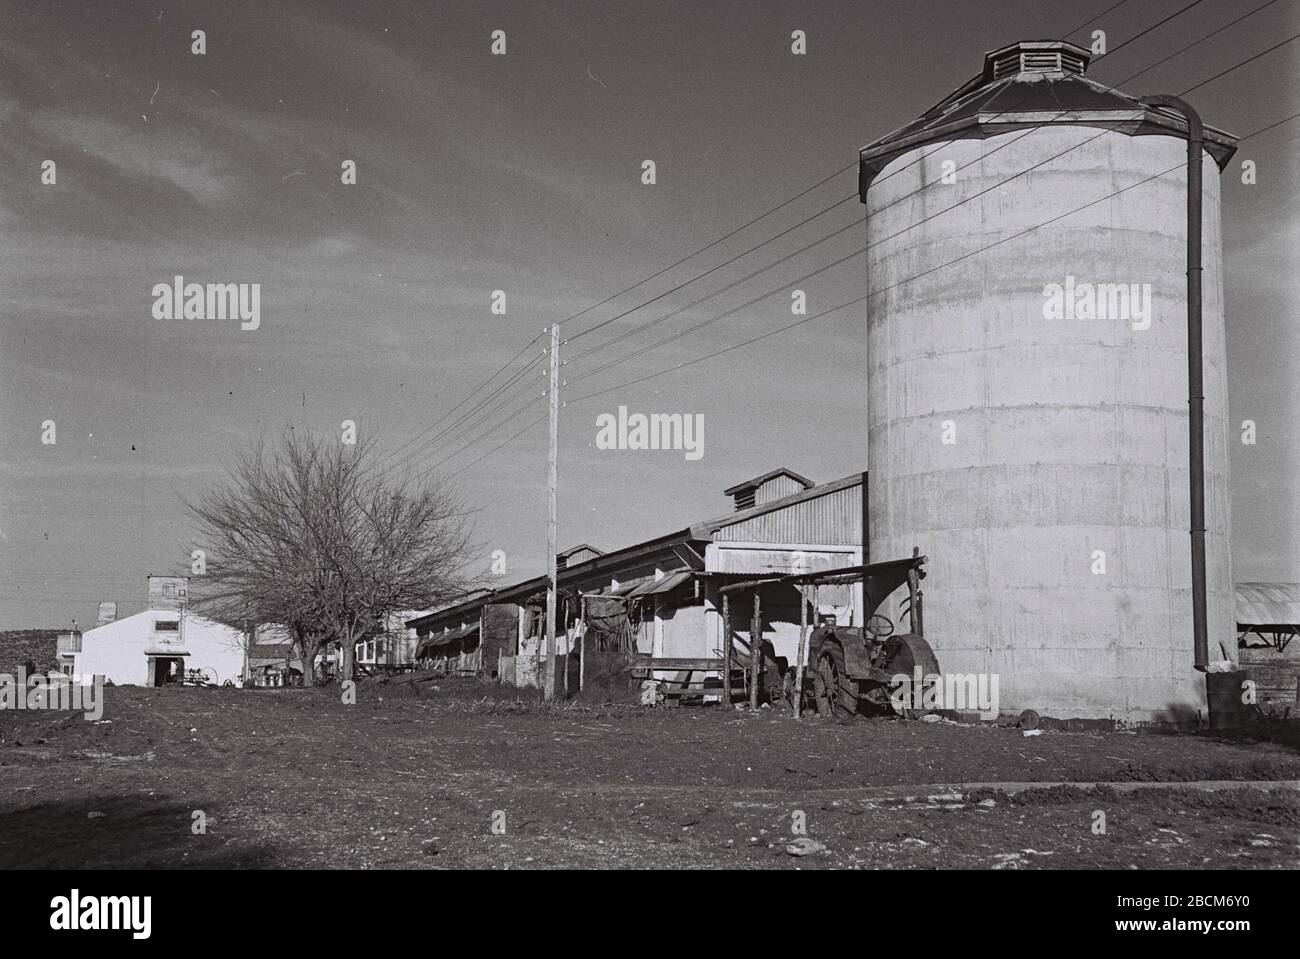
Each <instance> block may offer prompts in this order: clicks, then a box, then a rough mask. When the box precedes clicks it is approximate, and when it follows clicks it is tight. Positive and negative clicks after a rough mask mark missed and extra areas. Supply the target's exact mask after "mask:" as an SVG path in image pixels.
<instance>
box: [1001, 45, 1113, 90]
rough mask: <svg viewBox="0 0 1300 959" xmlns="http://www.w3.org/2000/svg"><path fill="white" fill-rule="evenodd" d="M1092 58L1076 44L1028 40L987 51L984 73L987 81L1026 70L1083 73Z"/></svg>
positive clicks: (1031, 71)
mask: <svg viewBox="0 0 1300 959" xmlns="http://www.w3.org/2000/svg"><path fill="white" fill-rule="evenodd" d="M1088 59H1089V58H1088V54H1087V53H1086V52H1085V51H1084V50H1083V49H1082V48H1081V47H1076V46H1075V45H1074V44H1072V43H1068V44H1067V43H1060V42H1059V41H1050V40H1038V41H1025V42H1021V43H1013V44H1012V45H1011V46H1009V47H1003V48H1002V49H1001V50H994V51H993V52H992V53H988V54H985V61H984V72H985V78H986V79H987V80H1002V79H1005V78H1006V77H1013V76H1017V75H1018V74H1022V73H1031V74H1032V73H1057V74H1064V73H1074V74H1082V73H1084V72H1085V71H1086V70H1087V69H1088Z"/></svg>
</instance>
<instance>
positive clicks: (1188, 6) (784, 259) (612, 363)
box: [440, 0, 1294, 462]
mask: <svg viewBox="0 0 1300 959" xmlns="http://www.w3.org/2000/svg"><path fill="white" fill-rule="evenodd" d="M1200 2H1202V0H1193V2H1192V3H1189V4H1186V5H1185V6H1184V7H1182V8H1180V9H1179V10H1178V11H1175V12H1174V13H1172V14H1170V15H1169V16H1167V17H1165V18H1163V19H1162V20H1160V21H1158V22H1157V23H1155V24H1152V25H1151V26H1149V27H1147V28H1145V29H1144V30H1142V31H1141V32H1139V33H1138V34H1136V35H1135V36H1133V37H1130V38H1129V39H1128V40H1126V41H1124V42H1123V43H1121V44H1119V45H1118V46H1117V47H1115V48H1114V50H1112V51H1111V52H1112V53H1114V52H1115V51H1117V50H1119V49H1121V48H1122V47H1124V46H1127V45H1128V44H1130V43H1132V42H1134V41H1135V40H1137V39H1139V38H1140V37H1142V36H1145V35H1146V34H1148V33H1150V32H1152V31H1153V30H1155V29H1156V28H1158V27H1159V26H1161V25H1163V24H1165V23H1168V22H1169V21H1170V20H1172V19H1174V18H1175V17H1178V16H1181V15H1182V14H1183V13H1186V12H1187V11H1188V10H1190V9H1192V8H1193V7H1195V6H1197V5H1199V3H1200ZM1119 5H1120V4H1116V5H1114V6H1113V7H1111V8H1108V11H1109V9H1114V8H1115V7H1118V6H1119ZM1268 5H1269V4H1267V3H1266V4H1264V5H1262V6H1261V7H1258V8H1256V10H1254V11H1251V13H1252V14H1253V13H1255V12H1258V10H1260V9H1263V8H1264V7H1266V6H1268ZM1108 11H1107V12H1108ZM1102 15H1104V13H1103V14H1102ZM1249 15H1250V14H1247V16H1249ZM1240 19H1244V17H1243V18H1238V21H1239V20H1240ZM1238 21H1233V23H1235V22H1238ZM1231 25H1232V24H1231V23H1229V24H1225V25H1223V26H1222V27H1219V28H1217V29H1216V30H1214V31H1212V32H1211V33H1210V34H1208V35H1207V36H1206V37H1203V38H1201V40H1202V41H1203V40H1206V39H1209V38H1210V37H1212V36H1214V35H1215V34H1217V33H1219V32H1221V31H1222V30H1224V29H1227V28H1228V27H1229V26H1231ZM1071 32H1073V31H1071ZM1067 36H1068V34H1067ZM1292 39H1294V38H1292ZM1285 42H1289V41H1284V43H1285ZM1281 45H1282V44H1278V45H1277V46H1281ZM1272 49H1276V47H1273V48H1270V49H1269V50H1266V51H1262V52H1261V53H1260V54H1257V55H1255V56H1253V57H1251V58H1248V59H1247V60H1244V61H1241V62H1240V63H1238V64H1236V65H1234V66H1233V67H1231V68H1229V69H1228V70H1224V71H1222V72H1221V73H1219V74H1216V75H1215V76H1214V77H1211V78H1209V79H1208V80H1205V81H1202V82H1201V83H1200V84H1198V85H1197V87H1200V86H1204V85H1205V84H1206V83H1209V82H1211V81H1212V80H1214V79H1218V77H1220V76H1223V75H1226V74H1227V73H1229V72H1231V71H1232V70H1234V69H1237V68H1239V67H1241V66H1244V65H1245V64H1246V63H1249V62H1252V61H1253V60H1255V59H1258V58H1259V57H1260V56H1263V55H1265V54H1267V53H1268V52H1271V50H1272ZM1135 75H1136V74H1135ZM1119 82H1121V83H1123V82H1125V81H1119ZM1197 87H1194V88H1191V89H1195V88H1197ZM1020 102H1024V101H1023V99H1022V101H1020ZM1013 109H1014V105H1013V106H1012V107H1009V108H1007V110H1004V111H1002V114H1000V115H1005V114H1006V113H1007V112H1010V111H1011V110H1013ZM1065 112H1068V111H1062V113H1061V114H1060V115H1064V113H1065ZM1030 132H1033V131H1032V130H1029V131H1026V133H1025V134H1022V136H1021V137H1016V138H1015V139H1014V140H1012V141H1010V142H1016V141H1017V140H1019V139H1022V138H1023V136H1025V135H1028V133H1030ZM1104 132H1106V131H1102V133H1103V134H1104ZM1101 135H1102V134H1098V136H1101ZM1090 139H1095V137H1094V138H1090ZM1087 142H1090V141H1083V143H1080V144H1076V147H1072V148H1070V149H1075V148H1077V147H1078V146H1082V145H1084V143H1087ZM1007 145H1010V144H1009V143H1008V144H1003V145H1002V146H1007ZM943 146H944V145H940V146H939V147H937V148H936V151H937V150H938V149H942V148H943ZM1001 148H1002V147H998V148H996V149H1001ZM936 151H930V153H933V152H936ZM1067 152H1069V150H1066V151H1063V153H1062V154H1057V155H1056V156H1054V157H1049V158H1048V159H1047V160H1045V161H1042V162H1040V163H1039V164H1036V165H1035V166H1034V167H1030V168H1029V170H1032V169H1035V168H1037V166H1041V165H1043V164H1044V163H1047V162H1050V161H1051V160H1053V159H1056V158H1058V157H1059V156H1061V155H1064V153H1067ZM926 155H927V156H928V155H930V154H926ZM923 159H924V156H922V157H918V158H917V159H915V160H913V161H911V163H909V164H906V165H905V166H904V167H902V168H900V169H899V170H895V171H893V172H892V173H891V174H889V175H891V176H892V175H894V174H895V173H899V172H901V170H902V169H906V167H908V166H911V165H914V164H915V163H918V162H921V160H923ZM971 162H975V161H971ZM968 165H970V164H969V163H968V164H963V166H968ZM1029 170H1024V171H1021V172H1020V173H1019V174H1016V176H1019V175H1021V174H1023V173H1026V172H1029ZM1013 178H1014V177H1012V178H1008V179H1013ZM881 179H884V178H881ZM1006 182H1008V181H1005V180H1004V181H1002V183H1006ZM998 185H1002V184H998ZM993 188H995V187H993ZM993 188H989V189H993ZM922 189H924V188H922ZM917 192H920V190H918V191H913V193H912V194H907V195H906V196H911V195H915V193H917ZM984 192H988V191H987V190H985V191H981V193H977V194H974V195H973V196H970V197H967V198H965V199H964V200H962V201H960V203H964V202H968V201H969V200H972V199H975V198H976V197H978V196H980V195H982V193H984ZM906 196H905V197H900V198H897V199H896V200H895V201H893V202H898V201H899V200H902V199H905V198H906ZM846 199H847V198H846ZM840 202H844V201H840ZM960 203H958V204H954V206H953V207H949V208H946V209H945V210H942V211H939V212H938V213H936V214H932V215H931V216H930V217H927V218H926V219H927V220H928V219H931V218H933V217H934V216H938V215H941V214H942V213H944V212H948V211H949V210H951V209H954V208H955V207H956V206H958V205H960ZM835 205H838V203H837V204H834V205H832V206H831V207H828V208H826V209H832V208H833V207H834V206H835ZM821 212H825V210H823V211H820V212H819V213H818V214H814V215H813V217H809V218H807V219H805V220H803V221H801V222H800V223H799V224H796V225H795V226H796V227H797V226H799V225H802V224H803V223H806V222H809V220H811V219H813V218H815V217H816V216H818V215H820V213H821ZM760 218H761V217H760ZM923 222H925V220H922V221H919V222H918V223H913V224H911V225H910V226H909V227H906V228H904V230H903V231H899V232H900V233H901V232H905V231H906V230H907V229H911V228H912V227H915V226H917V225H920V223H923ZM853 226H856V221H855V223H853V224H850V225H849V227H846V228H843V229H841V230H839V231H836V232H834V233H832V234H830V235H828V236H826V237H823V238H822V239H821V240H818V241H816V242H814V243H812V244H809V245H807V246H805V247H802V248H801V249H800V250H797V251H795V252H794V253H792V254H789V255H787V256H785V257H782V258H780V259H779V260H777V261H776V262H774V263H772V264H769V265H768V267H766V268H764V269H760V270H758V271H754V272H752V273H750V274H747V275H746V276H745V277H742V278H741V279H740V280H737V281H735V282H733V283H731V284H728V285H727V286H725V287H723V288H722V289H720V290H718V291H715V292H714V293H713V294H710V295H708V296H705V297H702V298H700V299H698V300H696V301H693V302H692V303H690V304H687V305H686V306H683V307H682V308H680V309H679V310H677V311H674V312H672V313H669V314H666V315H665V316H662V317H659V318H658V319H656V320H654V321H651V322H649V323H648V324H641V325H639V326H638V327H637V328H634V329H633V330H631V331H628V332H626V333H624V334H622V335H620V336H619V337H616V338H615V339H613V340H610V341H607V342H606V343H604V344H601V345H600V346H598V347H596V348H594V349H592V350H588V351H586V352H585V353H582V354H579V356H578V357H576V358H575V359H581V358H583V357H585V356H589V355H591V354H592V353H594V352H597V351H599V350H600V349H603V348H604V347H606V346H610V345H612V344H614V343H617V342H620V341H622V340H624V339H627V338H628V337H629V336H631V335H634V334H635V333H637V332H640V331H641V330H643V329H648V328H650V327H651V326H654V325H657V324H658V323H660V322H663V321H664V320H666V319H669V318H671V317H672V316H675V315H678V314H680V313H681V312H684V311H685V310H687V309H690V308H691V307H692V306H695V305H698V304H699V303H700V302H703V301H704V300H706V299H709V298H711V297H712V296H716V295H719V294H721V293H723V292H726V291H727V290H729V289H733V288H734V287H735V286H737V285H739V284H740V283H742V282H745V281H747V280H748V279H752V278H753V277H755V276H757V275H759V274H761V273H762V272H765V271H766V270H767V269H772V268H773V267H775V266H777V265H780V264H781V263H784V262H787V261H788V260H789V259H792V258H793V257H794V256H797V255H799V254H800V253H802V252H806V251H807V250H808V249H810V248H811V247H812V246H816V245H818V244H819V243H821V242H825V241H826V240H828V239H831V238H833V237H835V236H837V235H839V234H841V233H843V232H845V230H846V229H848V228H851V227H853ZM790 229H794V227H792V228H790ZM790 229H787V230H786V231H783V233H781V234H779V235H778V236H783V235H785V234H786V233H789V232H790ZM897 235H898V234H894V235H893V236H897ZM891 238H892V236H891V237H884V238H881V239H880V240H878V241H876V242H877V243H879V242H884V241H885V240H888V239H891ZM772 239H775V237H774V238H772ZM761 245H763V244H759V246H761ZM869 248H870V246H868V247H867V249H869ZM753 249H757V247H754V248H751V249H750V250H748V251H746V252H745V253H742V254H739V255H738V256H736V257H733V258H732V259H731V260H728V261H726V262H728V263H730V262H734V261H735V260H736V259H738V258H739V257H740V256H744V255H746V254H747V253H748V252H752V251H753ZM861 252H863V251H861V250H859V251H855V252H854V253H851V254H849V255H848V256H847V257H842V258H840V259H839V260H836V261H834V262H832V263H831V264H828V265H827V266H825V267H822V268H819V269H818V270H815V271H813V272H812V273H810V274H807V275H805V276H803V277H799V278H797V279H796V280H793V281H790V282H801V281H803V280H806V279H808V278H810V277H812V276H815V275H818V274H820V273H822V272H825V271H826V270H827V269H830V268H832V267H834V266H837V265H839V264H841V263H843V262H845V261H846V260H848V259H852V258H853V257H856V256H857V255H858V254H859V253H861ZM722 265H726V264H725V263H724V264H719V266H722ZM717 268H718V267H714V268H713V269H712V270H710V271H708V273H711V272H714V271H715V270H716V269H717ZM703 275H708V274H707V273H706V274H703ZM698 278H700V277H697V279H698ZM689 282H693V281H687V283H689ZM685 285H687V284H686V283H684V284H681V285H679V286H678V287H676V288H674V290H670V291H668V292H670V293H671V292H674V291H675V290H677V289H681V288H682V287H684V286H685ZM789 285H790V284H789V283H786V284H783V285H782V286H781V287H779V288H777V289H775V290H771V291H769V292H767V293H765V294H762V295H760V296H759V297H755V298H753V299H751V300H749V301H747V302H746V303H744V304H741V305H740V306H739V307H735V308H733V309H732V310H729V311H726V312H724V313H723V314H720V315H718V316H715V317H712V318H710V319H709V320H706V321H703V322H701V323H699V324H696V325H695V326H693V327H689V328H687V329H686V330H683V331H679V332H678V333H676V334H673V335H672V336H669V337H667V338H665V339H663V340H660V341H658V342H657V343H654V344H650V345H648V346H646V347H643V348H641V349H640V350H636V351H633V352H632V353H629V354H627V355H625V356H623V357H621V358H617V359H615V360H612V361H610V362H609V363H606V364H603V365H602V366H600V367H597V368H596V369H594V370H591V371H588V372H586V373H584V374H582V375H581V376H579V377H577V378H576V379H575V382H578V381H581V380H583V379H587V378H589V377H591V376H594V375H595V374H597V373H599V372H602V371H604V370H605V369H608V368H610V367H612V366H615V365H618V364H620V363H622V362H625V361H626V360H628V359H632V358H635V357H637V356H640V355H642V354H644V353H645V352H648V351H650V350H653V349H656V348H658V347H659V346H662V345H665V344H667V343H668V342H671V341H673V340H675V339H679V338H682V337H684V336H686V335H689V334H690V333H692V332H695V331H696V330H698V329H700V328H702V327H703V326H707V325H709V324H711V323H713V322H716V321H717V320H719V319H722V318H724V317H726V316H729V315H732V314H734V313H735V312H738V311H739V310H740V309H744V308H745V307H746V306H750V305H752V304H753V303H755V302H758V301H759V300H761V299H764V298H766V297H768V296H771V295H774V294H775V293H776V292H779V291H780V290H782V289H785V288H787V287H788V286H789ZM664 295H667V294H660V296H658V297H656V298H655V299H659V298H662V296H664ZM648 302H653V300H651V301H648ZM642 305H645V304H642ZM627 312H632V311H630V310H629V311H626V312H625V313H624V314H620V315H626V313H627ZM615 318H617V317H615ZM600 325H604V324H598V326H600ZM596 328H597V327H591V328H590V329H589V330H587V331H585V332H590V331H591V330H594V329H596ZM574 338H576V337H572V338H571V339H574ZM566 342H567V341H566ZM634 382H639V380H638V381H634ZM602 392H603V391H602ZM498 408H499V407H498ZM480 421H481V420H480ZM507 421H508V420H507ZM504 422H505V421H503V422H502V423H499V424H497V425H496V426H494V427H491V428H490V429H489V430H487V431H486V432H485V433H484V434H483V435H482V436H480V437H478V438H476V439H475V440H473V441H471V443H470V444H467V446H466V447H462V448H461V449H460V450H457V451H456V453H453V454H452V456H455V455H459V453H460V452H463V450H464V449H465V448H468V446H472V445H474V444H476V443H477V442H479V441H480V440H481V439H483V438H485V437H486V436H487V435H490V434H491V433H492V432H495V430H497V429H499V428H500V427H501V426H502V425H504ZM490 452H491V451H489V454H485V455H490ZM448 458H450V457H448ZM445 461H446V460H445V459H444V460H443V461H440V462H445ZM475 462H477V460H476V461H475Z"/></svg>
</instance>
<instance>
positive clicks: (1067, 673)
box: [860, 41, 1236, 721]
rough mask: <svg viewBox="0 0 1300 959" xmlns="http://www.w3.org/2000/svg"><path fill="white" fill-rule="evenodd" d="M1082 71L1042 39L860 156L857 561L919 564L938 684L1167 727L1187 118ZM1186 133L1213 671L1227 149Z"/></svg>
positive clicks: (1176, 546) (1187, 588) (1223, 499)
mask: <svg viewBox="0 0 1300 959" xmlns="http://www.w3.org/2000/svg"><path fill="white" fill-rule="evenodd" d="M1088 61H1089V54H1088V52H1087V51H1086V50H1084V49H1082V48H1080V47H1077V46H1075V45H1073V44H1069V43H1064V42H1059V41H1044V42H1023V43H1016V44H1013V45H1011V46H1008V47H1005V48H1003V49H1000V50H996V51H994V52H992V53H989V54H987V55H986V57H985V62H984V69H983V72H982V73H981V74H980V75H979V76H977V77H975V78H974V79H972V80H971V81H970V82H968V83H967V84H965V85H964V86H962V87H961V88H959V89H958V90H956V91H955V92H954V93H952V94H951V95H950V96H949V97H947V98H946V99H945V100H943V101H942V102H941V103H939V104H938V105H937V106H935V107H934V108H933V109H931V110H929V111H928V112H927V113H926V114H925V115H924V116H922V117H921V118H920V119H918V120H917V121H915V122H914V123H911V124H909V125H907V126H905V127H903V128H902V129H900V130H897V131H895V132H894V133H892V134H890V135H889V136H887V137H885V138H883V139H881V140H878V141H876V142H875V143H872V144H870V145H869V146H867V147H865V148H863V150H862V151H861V174H860V182H861V193H862V201H863V203H864V204H865V205H866V208H867V216H866V221H867V241H868V253H867V277H868V287H869V292H870V293H871V294H873V295H872V296H871V297H870V299H869V300H868V304H869V307H868V350H869V353H868V374H867V378H868V411H867V419H868V457H869V473H868V484H869V502H870V521H869V527H870V542H871V546H870V550H871V556H872V557H873V558H881V559H885V558H889V557H894V556H907V555H910V554H911V552H912V548H913V546H919V547H920V549H921V552H922V553H924V554H926V555H928V556H929V557H930V566H929V570H930V577H929V579H928V580H927V581H926V585H927V591H926V602H925V614H926V634H927V638H928V639H929V640H930V643H931V644H932V645H933V646H934V648H935V651H936V653H937V655H938V658H939V663H940V667H941V668H942V669H943V670H944V671H945V672H962V673H968V672H991V673H996V674H997V675H998V676H999V683H1000V694H1001V707H1002V710H1003V711H1004V712H1008V711H1009V712H1017V711H1019V710H1021V709H1026V708H1032V709H1035V710H1037V711H1039V712H1040V713H1042V714H1043V715H1047V716H1056V717H1061V718H1064V717H1087V718H1105V717H1114V718H1116V719H1120V720H1124V721H1142V720H1148V719H1182V720H1185V719H1188V718H1191V717H1192V716H1193V715H1194V711H1195V710H1196V709H1203V708H1204V704H1205V681H1204V677H1203V675H1202V674H1200V673H1198V672H1196V671H1195V670H1194V669H1193V648H1192V645H1193V644H1192V611H1191V610H1192V600H1191V560H1190V558H1189V547H1188V542H1189V537H1188V526H1189V493H1188V489H1189V470H1188V366H1187V360H1188V353H1187V337H1188V330H1187V288H1186V279H1185V276H1186V267H1187V260H1186V255H1187V249H1186V238H1187V219H1186V212H1185V209H1186V202H1187V176H1186V162H1187V152H1188V142H1187V125H1186V123H1185V122H1184V121H1183V120H1182V119H1181V118H1179V117H1177V116H1175V115H1174V114H1172V113H1168V112H1165V111H1163V110H1158V109H1154V108H1151V107H1149V106H1146V105H1144V104H1143V103H1141V102H1139V100H1138V99H1137V98H1136V97H1134V96H1130V95H1127V94H1124V93H1120V92H1119V91H1117V90H1114V89H1111V88H1109V87H1106V86H1104V85H1102V84H1099V83H1097V82H1095V81H1093V80H1091V79H1089V78H1088V77H1086V76H1085V71H1086V70H1087V66H1088ZM1152 92H1158V91H1152ZM1204 135H1205V141H1204V146H1205V150H1204V153H1203V156H1202V161H1203V162H1202V170H1203V177H1202V179H1203V189H1202V196H1203V208H1204V220H1203V222H1204V239H1203V251H1204V274H1203V277H1204V280H1203V289H1204V349H1203V355H1204V368H1205V397H1206V399H1205V464H1206V468H1205V504H1206V507H1205V512H1206V517H1207V527H1208V532H1207V536H1206V544H1207V546H1206V550H1207V608H1208V617H1207V622H1208V636H1209V643H1208V645H1209V650H1210V659H1211V660H1217V659H1222V658H1224V657H1225V656H1226V657H1235V656H1236V643H1235V633H1234V631H1233V618H1232V617H1233V613H1232V603H1233V586H1232V575H1231V560H1230V555H1229V542H1228V531H1229V516H1228V509H1229V489H1228V454H1227V442H1228V422H1227V412H1228V410H1227V383H1226V365H1227V361H1226V355H1225V344H1224V320H1223V287H1222V262H1221V241H1220V223H1219V182H1218V174H1219V171H1220V170H1221V169H1222V166H1223V165H1224V164H1226V163H1227V162H1228V160H1229V158H1230V157H1231V155H1232V153H1233V150H1234V144H1235V140H1234V139H1233V138H1232V137H1231V136H1229V135H1227V134H1224V133H1222V132H1220V131H1217V130H1214V129H1212V128H1209V127H1206V128H1205V134H1204ZM1017 174H1019V175H1017ZM1160 174H1164V175H1160ZM1092 201H1097V202H1092ZM1035 227H1037V229H1033V228H1035ZM1026 231H1029V232H1026ZM1220 644H1222V646H1221V645H1220ZM1221 650H1222V651H1221Z"/></svg>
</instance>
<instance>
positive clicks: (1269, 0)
mask: <svg viewBox="0 0 1300 959" xmlns="http://www.w3.org/2000/svg"><path fill="white" fill-rule="evenodd" d="M1275 3H1277V0H1267V2H1266V3H1262V4H1260V5H1259V6H1258V7H1256V8H1255V9H1254V10H1251V11H1250V12H1249V13H1243V14H1242V15H1241V16H1239V17H1237V18H1236V19H1235V20H1229V21H1228V22H1227V23H1225V24H1224V25H1223V26H1221V27H1219V28H1218V29H1217V30H1215V31H1214V32H1212V33H1207V34H1206V35H1205V36H1203V37H1201V39H1199V40H1193V41H1192V42H1191V43H1188V44H1185V45H1183V46H1181V47H1179V48H1178V49H1177V50H1175V51H1174V52H1173V53H1171V54H1169V55H1168V56H1166V57H1163V58H1162V59H1159V60H1157V61H1156V62H1155V63H1153V64H1151V66H1149V67H1143V68H1142V69H1141V70H1139V71H1138V72H1137V73H1133V74H1130V75H1129V76H1127V77H1125V78H1124V79H1123V80H1120V81H1119V83H1128V82H1129V81H1130V80H1133V79H1136V78H1137V77H1140V76H1142V74H1144V73H1150V72H1151V71H1152V70H1154V69H1155V68H1156V67H1158V66H1160V65H1161V64H1162V63H1168V62H1169V61H1170V60H1172V59H1173V58H1174V57H1176V56H1178V55H1179V54H1180V53H1186V52H1187V51H1188V50H1190V49H1192V47H1199V46H1200V45H1201V44H1202V43H1204V42H1205V41H1206V40H1209V39H1210V38H1211V37H1214V36H1217V35H1218V34H1220V33H1222V32H1223V31H1224V30H1227V29H1228V28H1229V27H1234V26H1236V25H1237V24H1239V23H1241V21H1242V20H1245V19H1247V18H1249V17H1253V16H1254V15H1255V14H1257V13H1259V11H1261V10H1263V9H1264V8H1265V7H1271V6H1273V4H1275ZM1116 49H1118V47H1117V48H1116ZM1119 83H1117V84H1116V86H1118V85H1119Z"/></svg>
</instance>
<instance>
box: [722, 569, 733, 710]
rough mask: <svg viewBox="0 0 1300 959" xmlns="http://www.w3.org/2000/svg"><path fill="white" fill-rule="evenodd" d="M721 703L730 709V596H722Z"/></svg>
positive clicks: (724, 594)
mask: <svg viewBox="0 0 1300 959" xmlns="http://www.w3.org/2000/svg"><path fill="white" fill-rule="evenodd" d="M722 701H723V702H724V703H726V704H727V708H728V709H730V708H731V594H730V593H723V594H722Z"/></svg>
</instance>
